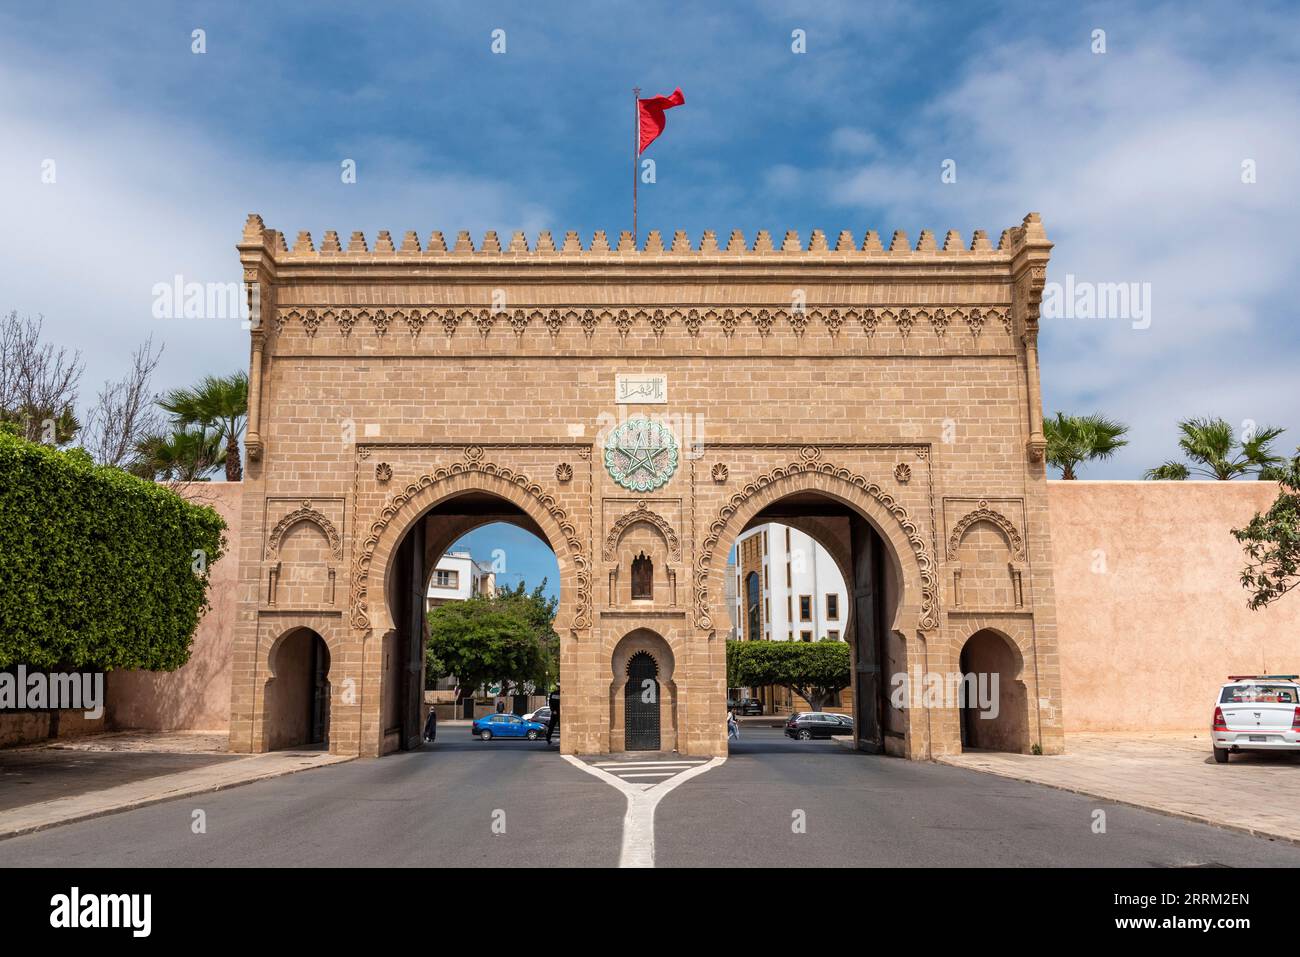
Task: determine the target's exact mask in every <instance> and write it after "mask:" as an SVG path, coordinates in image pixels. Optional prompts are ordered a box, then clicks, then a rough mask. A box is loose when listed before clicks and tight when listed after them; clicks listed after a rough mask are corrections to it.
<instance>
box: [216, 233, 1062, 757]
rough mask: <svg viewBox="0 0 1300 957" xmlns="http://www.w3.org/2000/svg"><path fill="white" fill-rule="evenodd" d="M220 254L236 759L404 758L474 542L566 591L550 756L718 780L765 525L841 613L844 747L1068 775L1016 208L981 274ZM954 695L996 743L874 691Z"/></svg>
mask: <svg viewBox="0 0 1300 957" xmlns="http://www.w3.org/2000/svg"><path fill="white" fill-rule="evenodd" d="M238 249H239V255H240V260H241V263H242V266H243V276H244V283H245V285H246V287H247V293H248V297H249V303H250V313H251V321H250V339H251V360H250V361H251V365H250V375H249V417H248V430H247V437H246V442H247V449H248V458H249V465H248V471H247V476H246V479H245V489H244V496H243V504H242V510H243V511H242V516H241V523H242V527H243V529H245V533H244V535H243V536H242V538H241V543H240V548H241V553H240V556H239V562H240V594H241V602H240V611H239V617H238V622H237V626H236V628H237V630H236V635H235V645H234V674H233V682H232V701H231V727H230V746H231V749H232V750H235V751H243V752H249V751H264V750H269V749H272V748H277V747H290V746H297V745H303V744H308V743H312V742H322V741H327V742H328V746H329V748H330V750H332V751H335V752H338V753H344V754H359V755H372V756H373V755H381V754H385V753H388V752H391V751H395V750H399V749H404V748H410V747H415V746H417V745H418V744H419V743H420V739H421V721H420V717H421V715H420V706H421V702H422V692H423V687H424V681H423V664H424V654H423V636H424V627H425V626H424V609H425V604H424V600H423V599H424V595H425V594H426V592H427V589H428V585H429V580H430V576H431V575H432V573H433V568H434V565H435V564H436V562H437V560H438V558H439V557H440V556H441V555H442V554H443V553H444V552H445V551H446V549H447V548H448V547H449V546H450V545H452V544H453V543H454V542H455V541H456V540H458V539H459V538H460V537H461V536H463V535H464V534H465V533H467V532H468V531H470V530H472V529H474V528H477V527H479V526H481V525H484V524H487V523H490V522H497V521H503V522H509V523H512V524H514V525H517V526H519V527H521V528H524V529H526V530H528V531H529V532H532V533H533V534H535V535H537V536H538V537H539V538H541V539H542V540H543V541H545V542H546V543H547V544H548V545H549V546H550V547H551V548H552V549H553V550H554V552H555V555H556V559H557V562H558V565H559V569H560V582H559V595H560V603H559V610H558V615H557V619H556V622H555V627H556V630H557V632H558V633H559V634H560V636H561V648H560V669H561V678H560V682H561V687H562V689H563V695H564V698H563V701H564V704H563V708H562V709H561V718H560V740H561V747H562V749H563V751H565V752H566V753H575V754H600V753H607V752H613V751H622V750H625V749H637V748H658V749H664V750H672V749H675V750H677V751H679V752H680V753H682V754H688V755H717V754H725V753H726V749H727V729H726V720H725V719H726V698H727V675H726V641H727V639H728V638H729V637H730V618H729V613H728V610H727V597H726V581H725V578H726V575H725V572H726V566H727V560H728V556H729V554H730V552H731V550H732V547H733V544H734V543H735V541H736V539H737V538H738V536H740V535H741V533H742V532H744V531H745V530H746V529H748V528H751V527H753V526H755V525H760V524H763V523H766V522H771V521H776V522H781V523H783V524H785V525H789V526H793V527H795V528H797V529H800V530H803V531H805V532H807V533H808V534H810V535H812V536H813V537H814V538H815V539H816V540H817V541H818V542H819V543H820V544H822V545H823V546H824V547H825V548H826V549H827V550H828V551H829V553H830V554H831V556H832V557H833V558H834V560H835V562H836V564H837V565H838V566H839V569H840V571H841V573H842V575H843V578H844V581H845V582H846V584H847V594H848V601H847V605H848V606H849V607H848V608H846V609H845V616H844V618H845V625H844V636H845V640H846V641H848V643H849V645H850V651H851V656H852V661H853V686H852V690H851V693H852V700H853V705H854V708H853V710H854V714H855V725H856V726H855V740H856V742H857V744H858V746H859V747H860V748H862V749H864V750H871V751H887V752H889V753H892V754H899V755H904V756H907V757H911V758H927V757H932V756H938V755H942V754H948V753H953V752H956V751H959V750H960V749H961V747H962V744H963V742H965V743H966V744H968V745H975V746H980V747H994V748H1001V749H1005V750H1012V751H1026V752H1027V751H1030V750H1032V749H1035V748H1041V749H1042V751H1043V752H1045V753H1053V752H1057V751H1060V750H1061V745H1062V717H1061V681H1060V665H1059V661H1058V656H1057V640H1056V620H1055V610H1054V598H1053V582H1052V572H1051V542H1050V530H1049V527H1048V514H1047V501H1046V488H1045V475H1044V470H1045V466H1044V461H1043V453H1044V445H1045V443H1044V439H1043V430H1042V413H1041V401H1040V396H1039V372H1038V356H1037V338H1038V318H1039V303H1040V300H1041V296H1042V290H1043V285H1044V279H1045V275H1046V267H1047V261H1048V255H1049V252H1050V250H1051V244H1050V243H1049V242H1048V240H1047V236H1046V234H1045V232H1044V230H1043V226H1042V224H1041V222H1040V220H1039V217H1038V215H1037V214H1034V213H1031V214H1030V215H1028V216H1026V217H1025V220H1024V222H1023V224H1022V225H1020V226H1017V227H1015V228H1012V229H1008V230H1006V231H1005V232H1003V233H1002V236H1001V238H1000V240H999V241H998V243H997V244H996V246H995V245H994V244H993V243H991V242H990V241H989V239H988V238H987V236H986V235H985V234H984V232H983V231H978V232H976V233H975V234H974V236H973V238H972V239H971V241H970V243H969V244H966V243H965V242H964V241H963V240H962V238H961V237H960V236H959V235H958V234H957V233H956V232H949V233H948V234H947V236H946V237H945V239H944V240H943V242H942V244H940V243H938V242H937V241H936V239H935V236H934V235H933V234H932V233H931V232H930V231H928V230H926V231H923V232H922V233H921V235H920V237H919V239H918V240H917V241H916V242H915V244H913V243H911V242H910V241H909V240H908V238H907V236H906V235H904V234H903V233H902V232H896V233H894V234H893V237H892V239H891V241H890V242H889V243H888V247H887V248H886V246H885V244H883V243H882V242H881V240H880V237H879V236H878V235H877V234H876V233H875V232H868V233H867V234H866V236H865V239H863V238H860V237H856V236H854V235H852V234H850V233H848V232H845V233H842V234H841V235H840V236H839V237H837V238H836V239H835V240H834V241H833V242H832V241H831V240H830V239H829V238H828V237H826V236H825V235H823V234H822V233H821V232H820V231H815V232H813V233H812V235H811V237H810V238H809V240H808V242H807V243H806V244H805V243H804V242H803V241H802V240H801V238H800V237H799V236H798V235H797V234H796V233H794V232H788V233H786V234H785V236H784V238H783V239H782V240H781V241H780V243H779V244H778V243H774V242H773V240H772V238H771V237H770V236H769V235H768V233H767V232H760V233H759V234H758V236H757V237H756V238H755V239H754V240H753V241H752V242H749V241H747V240H746V238H745V237H744V236H743V235H742V234H741V233H740V232H738V231H737V232H735V233H732V235H731V236H730V237H729V238H728V239H727V240H726V242H725V243H720V242H719V241H718V239H717V237H716V236H715V235H714V234H713V233H712V232H707V233H705V234H704V236H703V238H702V240H701V241H700V242H699V243H698V244H692V243H691V242H690V241H689V240H688V238H687V237H686V234H685V233H681V232H679V233H677V234H675V235H674V237H673V238H672V240H671V242H670V243H668V244H667V246H665V244H664V242H663V241H662V239H661V237H660V236H659V234H658V233H657V232H652V233H651V234H650V235H649V237H648V238H647V239H646V241H645V243H644V244H643V245H642V246H641V247H640V248H638V247H637V246H636V244H635V243H634V242H633V239H632V237H631V235H630V234H627V233H624V234H623V235H622V237H621V238H620V239H619V240H618V241H617V242H616V243H615V244H613V245H611V244H610V242H609V241H608V239H607V237H606V236H605V234H604V233H596V235H595V237H594V238H593V239H592V241H591V242H590V243H588V244H586V245H584V244H583V243H582V242H581V241H580V240H579V238H578V235H577V234H576V233H568V234H567V235H566V236H565V237H564V239H563V240H562V241H561V242H560V243H558V244H557V243H556V242H555V240H554V239H553V238H552V236H551V235H550V234H549V233H546V232H543V233H542V234H541V235H540V236H539V237H538V239H537V240H536V242H535V243H533V244H531V245H530V244H529V242H528V241H527V239H526V238H525V237H524V236H523V235H522V234H516V235H515V236H514V237H513V238H512V239H511V240H510V241H509V242H508V243H507V244H506V245H504V246H503V245H502V243H501V241H500V240H499V239H498V237H497V235H496V234H495V233H492V232H489V233H487V235H486V236H485V237H484V238H483V240H482V241H481V242H480V243H478V244H477V245H475V243H474V242H473V241H472V239H471V237H470V236H469V234H468V233H461V234H460V235H459V236H458V237H457V238H456V240H455V241H454V242H452V243H450V244H449V243H447V242H446V241H445V240H444V238H443V236H442V235H441V234H440V233H437V232H435V233H433V234H432V235H431V236H429V237H428V238H427V240H425V241H424V242H421V240H420V237H419V236H418V235H417V234H416V233H413V232H412V233H407V234H406V235H405V237H404V238H403V239H402V240H401V241H400V242H397V243H395V242H394V241H393V239H392V237H391V236H390V235H389V233H388V232H387V231H383V232H380V233H379V234H378V236H377V237H375V239H374V242H373V245H371V244H370V243H368V242H367V240H366V238H365V237H364V236H363V235H362V234H361V233H353V234H352V236H351V238H350V239H349V240H348V241H347V242H346V243H344V242H342V241H341V240H340V239H339V237H338V235H337V234H336V233H334V232H333V231H331V232H327V233H326V234H325V236H324V238H323V240H322V241H321V242H320V243H319V245H317V244H315V243H314V242H313V240H312V237H311V236H310V235H309V234H307V233H299V234H298V236H297V238H296V240H294V241H293V242H292V244H290V243H289V242H288V241H287V240H286V238H285V235H284V234H283V233H280V232H278V231H276V230H274V229H268V228H266V227H265V225H264V224H263V222H262V220H261V218H260V217H258V216H256V215H252V216H250V217H249V218H248V222H247V224H246V225H245V227H244V233H243V237H242V240H241V241H240V243H239V245H238ZM764 573H765V574H770V575H776V574H778V573H782V571H781V570H779V569H775V568H772V569H765V570H764ZM761 613H762V612H761V611H760V614H761ZM961 674H979V675H988V674H996V675H997V676H998V680H997V682H996V683H990V682H985V683H984V684H983V685H981V687H995V688H996V689H997V694H998V696H999V700H998V707H997V708H996V712H997V716H996V718H993V719H991V720H988V719H982V718H979V717H978V715H976V714H974V712H973V711H972V709H971V708H969V707H963V706H962V704H961V702H954V701H952V700H949V699H948V698H946V697H937V698H933V699H931V698H927V697H926V696H923V695H905V696H898V695H893V694H891V691H892V690H894V689H895V688H896V687H897V678H898V676H914V680H924V679H925V678H926V676H931V675H938V676H952V675H961ZM918 675H919V676H921V677H920V678H919V679H917V678H915V676H918Z"/></svg>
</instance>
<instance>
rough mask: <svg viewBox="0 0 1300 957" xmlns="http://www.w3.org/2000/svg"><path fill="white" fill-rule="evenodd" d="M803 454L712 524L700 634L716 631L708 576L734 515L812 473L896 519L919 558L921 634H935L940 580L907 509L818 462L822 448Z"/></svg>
mask: <svg viewBox="0 0 1300 957" xmlns="http://www.w3.org/2000/svg"><path fill="white" fill-rule="evenodd" d="M800 454H801V455H802V456H805V457H804V459H803V461H800V462H791V463H790V464H789V465H783V466H778V467H776V468H774V469H772V470H771V471H770V472H766V473H764V474H763V475H760V476H759V477H758V478H756V479H754V480H753V481H752V482H749V483H748V484H747V485H745V487H744V488H743V489H741V490H740V491H739V492H737V493H736V494H735V495H733V496H731V498H730V499H728V500H727V503H726V504H725V505H723V506H722V508H721V509H719V510H718V516H717V518H715V519H714V520H713V521H712V523H710V525H709V534H708V537H706V538H705V539H704V542H703V544H702V546H701V548H700V552H699V555H698V556H697V557H696V559H695V626H696V627H697V628H699V629H700V630H701V631H706V632H712V631H713V630H714V627H713V616H712V615H711V614H710V613H709V574H710V571H711V565H712V564H713V555H714V550H715V549H716V548H717V547H718V539H719V538H720V537H721V536H722V533H723V531H724V530H725V529H726V526H727V522H728V521H729V520H730V519H731V516H733V515H734V514H736V512H737V511H738V510H740V508H742V507H743V506H744V504H745V503H746V502H747V501H748V500H749V499H751V498H753V497H754V496H755V495H758V494H759V493H760V492H763V491H765V490H766V489H767V488H768V487H769V486H771V485H772V484H773V483H775V482H779V481H782V480H784V479H787V478H794V477H797V476H799V475H801V474H805V473H810V474H821V475H828V476H831V477H833V478H838V479H841V480H843V481H845V482H848V483H849V484H851V485H855V486H857V488H858V489H860V490H861V491H863V492H865V493H866V494H867V495H869V496H871V498H873V499H875V500H876V501H877V502H878V503H880V504H881V505H882V506H884V508H885V510H886V511H888V512H889V513H890V515H892V516H893V518H894V520H895V521H896V522H897V525H898V527H899V529H900V530H901V531H902V533H903V536H904V537H905V538H906V539H907V542H908V544H909V545H910V546H911V548H912V554H913V556H914V557H915V558H916V563H917V566H918V568H919V569H920V578H921V612H920V615H919V616H918V620H917V627H918V628H919V630H921V631H933V630H934V629H935V628H936V627H938V624H939V620H938V605H939V601H938V578H937V575H936V574H935V566H934V561H933V560H932V559H931V557H930V553H929V552H928V551H927V549H926V547H925V539H924V538H922V537H921V532H920V530H919V529H918V528H917V527H916V525H915V523H913V522H912V519H911V517H910V516H909V515H908V513H907V509H906V508H904V507H903V506H902V505H899V504H898V503H897V502H895V501H894V499H893V498H892V497H891V496H890V495H888V494H887V493H886V492H884V491H883V490H882V489H881V488H880V486H879V485H876V484H875V483H874V482H871V481H870V480H868V479H867V478H866V477H865V476H863V475H859V474H857V473H855V472H853V471H850V470H849V469H846V468H840V467H837V466H835V465H832V464H831V463H829V462H822V461H818V459H819V458H820V455H821V450H820V449H817V448H816V447H814V446H805V447H804V448H803V449H801V450H800Z"/></svg>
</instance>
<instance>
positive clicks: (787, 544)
mask: <svg viewBox="0 0 1300 957" xmlns="http://www.w3.org/2000/svg"><path fill="white" fill-rule="evenodd" d="M785 550H786V551H787V552H788V551H790V526H789V525H787V526H786V527H785Z"/></svg>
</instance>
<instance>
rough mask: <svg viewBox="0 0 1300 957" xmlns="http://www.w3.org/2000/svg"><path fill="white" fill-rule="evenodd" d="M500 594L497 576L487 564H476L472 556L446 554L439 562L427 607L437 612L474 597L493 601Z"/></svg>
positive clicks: (434, 573) (427, 599) (426, 597)
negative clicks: (437, 608) (444, 605)
mask: <svg viewBox="0 0 1300 957" xmlns="http://www.w3.org/2000/svg"><path fill="white" fill-rule="evenodd" d="M496 593H497V578H496V573H495V572H493V571H492V566H491V565H489V564H488V563H487V562H478V561H475V560H474V558H473V556H471V555H470V553H469V552H456V551H452V552H447V554H445V555H443V556H442V558H440V559H438V564H437V565H435V566H434V568H433V577H432V578H430V579H429V592H428V594H427V595H426V596H425V606H426V607H427V608H436V607H437V606H438V605H441V604H444V603H445V602H449V601H464V600H465V599H467V598H472V597H474V596H475V595H483V596H484V597H487V598H491V597H492V596H493V595H495V594H496Z"/></svg>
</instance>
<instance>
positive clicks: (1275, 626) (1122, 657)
mask: <svg viewBox="0 0 1300 957" xmlns="http://www.w3.org/2000/svg"><path fill="white" fill-rule="evenodd" d="M1276 497H1277V485H1276V483H1273V482H1087V481H1077V482H1050V483H1049V484H1048V501H1049V502H1050V503H1051V514H1052V539H1053V549H1054V552H1055V566H1056V602H1057V614H1058V616H1059V618H1060V629H1059V644H1060V650H1061V684H1062V688H1063V691H1064V704H1065V722H1066V727H1067V728H1069V729H1070V730H1074V731H1112V730H1126V731H1127V730H1134V731H1143V730H1156V731H1159V730H1181V729H1185V728H1202V729H1204V728H1208V727H1209V722H1210V718H1211V716H1212V714H1213V710H1214V701H1215V697H1216V692H1217V691H1218V689H1219V686H1220V685H1221V684H1222V683H1223V682H1224V681H1225V680H1226V678H1227V676H1228V675H1230V674H1257V673H1261V672H1267V673H1274V674H1276V673H1279V672H1281V673H1285V674H1300V595H1288V596H1284V597H1283V598H1282V599H1281V600H1280V601H1278V602H1276V603H1274V604H1273V605H1272V606H1271V607H1268V608H1264V609H1261V610H1259V611H1251V610H1250V609H1249V608H1247V607H1246V592H1245V591H1244V590H1243V589H1242V587H1241V584H1240V581H1239V575H1240V573H1241V569H1242V566H1243V565H1244V564H1245V562H1244V560H1243V554H1242V550H1241V545H1240V544H1239V543H1238V542H1237V540H1236V539H1234V538H1233V537H1232V535H1231V534H1230V530H1231V529H1233V528H1239V527H1241V526H1242V525H1244V524H1246V522H1248V521H1249V520H1250V518H1251V516H1252V515H1254V514H1255V513H1256V512H1257V511H1264V510H1266V509H1267V508H1268V507H1269V505H1271V504H1272V502H1273V500H1274V499H1275V498H1276Z"/></svg>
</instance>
